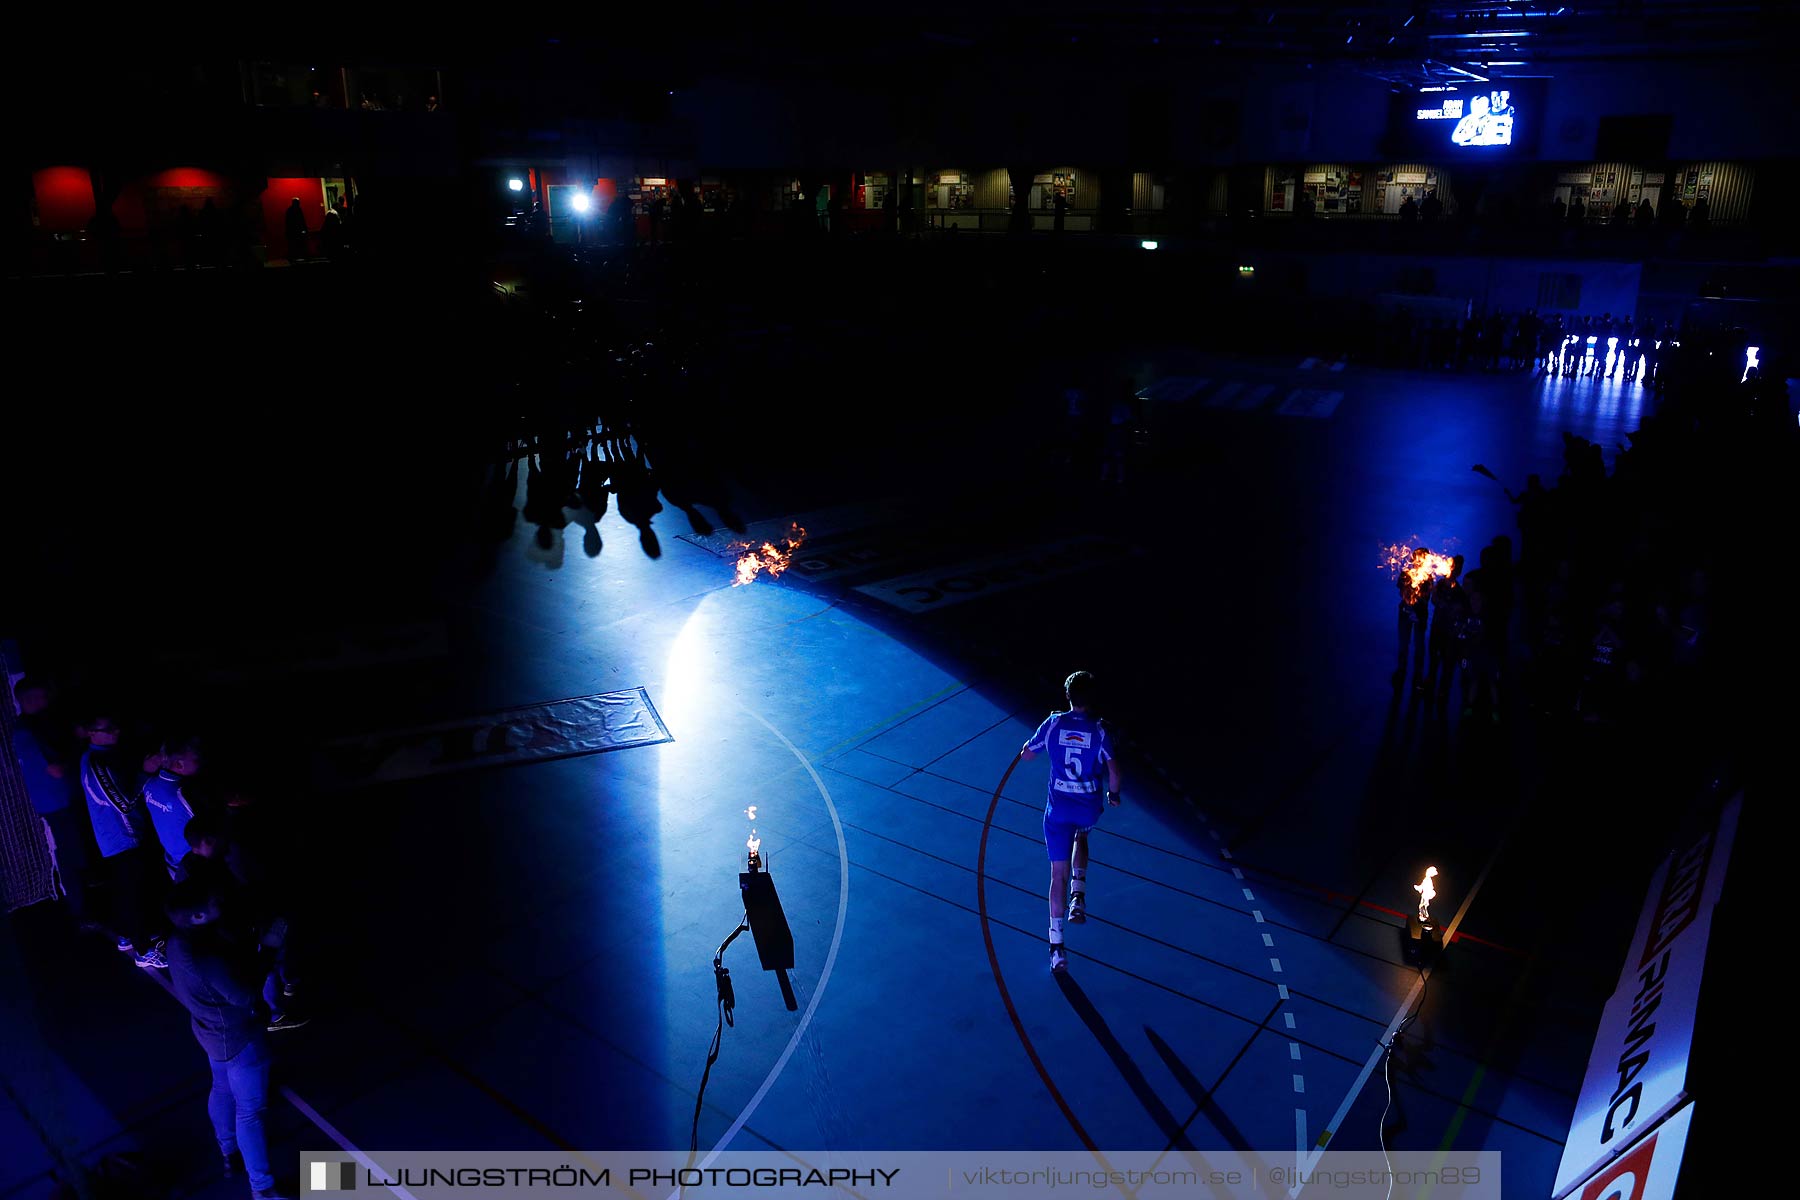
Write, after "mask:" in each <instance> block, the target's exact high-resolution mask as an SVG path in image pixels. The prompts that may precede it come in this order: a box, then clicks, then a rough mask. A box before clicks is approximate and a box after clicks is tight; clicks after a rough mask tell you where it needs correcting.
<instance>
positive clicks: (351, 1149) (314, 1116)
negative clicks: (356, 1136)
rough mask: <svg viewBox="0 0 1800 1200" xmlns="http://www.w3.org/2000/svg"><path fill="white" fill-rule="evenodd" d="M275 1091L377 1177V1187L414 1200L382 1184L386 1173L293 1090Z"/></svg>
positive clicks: (396, 1186) (398, 1187) (400, 1189)
mask: <svg viewBox="0 0 1800 1200" xmlns="http://www.w3.org/2000/svg"><path fill="white" fill-rule="evenodd" d="M275 1090H276V1091H278V1092H280V1093H281V1096H282V1098H283V1099H284V1100H286V1101H287V1102H288V1103H289V1104H291V1105H293V1106H294V1108H295V1109H296V1110H298V1111H299V1113H300V1115H301V1116H303V1117H305V1118H306V1119H307V1120H309V1121H311V1122H312V1123H313V1124H314V1125H317V1126H318V1127H319V1132H320V1133H323V1134H324V1135H325V1136H326V1137H328V1138H330V1139H331V1140H332V1141H334V1142H336V1143H337V1145H338V1149H340V1150H342V1151H343V1152H344V1153H345V1154H348V1155H349V1156H350V1157H351V1158H354V1159H355V1160H356V1161H357V1162H359V1163H361V1164H362V1166H363V1170H365V1171H368V1172H370V1173H371V1174H374V1175H376V1176H379V1179H378V1180H377V1183H378V1186H381V1187H384V1188H386V1189H387V1190H388V1191H390V1192H392V1193H393V1194H394V1195H396V1196H398V1197H400V1200H414V1197H413V1194H412V1193H411V1192H409V1191H407V1190H406V1189H405V1188H404V1187H402V1186H401V1185H400V1184H397V1183H386V1182H382V1181H384V1180H386V1179H387V1172H386V1171H384V1170H383V1169H382V1168H381V1167H380V1165H378V1164H377V1163H376V1162H375V1160H374V1159H372V1158H370V1157H369V1156H368V1155H367V1154H364V1153H363V1152H362V1151H361V1150H358V1149H357V1148H356V1144H355V1143H354V1142H352V1141H351V1140H350V1139H349V1138H347V1137H345V1136H344V1135H343V1134H341V1133H339V1132H338V1131H337V1127H336V1126H334V1125H333V1124H332V1123H331V1122H330V1121H327V1120H326V1119H325V1118H324V1117H321V1116H320V1115H319V1113H318V1110H317V1109H315V1108H313V1106H312V1105H310V1104H308V1103H307V1102H306V1101H305V1100H302V1099H301V1098H300V1093H298V1092H296V1091H295V1090H294V1089H293V1088H291V1087H288V1086H287V1085H286V1084H283V1085H281V1086H280V1087H278V1088H276V1089H275Z"/></svg>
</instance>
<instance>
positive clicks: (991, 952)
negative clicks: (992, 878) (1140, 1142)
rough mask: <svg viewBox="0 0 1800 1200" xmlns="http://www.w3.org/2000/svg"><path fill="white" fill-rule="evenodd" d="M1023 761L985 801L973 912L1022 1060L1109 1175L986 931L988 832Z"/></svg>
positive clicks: (1127, 1193)
mask: <svg viewBox="0 0 1800 1200" xmlns="http://www.w3.org/2000/svg"><path fill="white" fill-rule="evenodd" d="M1024 757H1025V751H1024V750H1023V749H1020V750H1019V751H1018V752H1017V753H1016V754H1014V755H1013V759H1012V762H1010V763H1008V764H1007V765H1006V773H1005V774H1003V775H1001V776H1000V782H999V783H997V784H995V785H994V794H993V797H992V798H991V799H990V800H989V801H988V811H987V819H986V820H984V821H983V822H982V823H981V844H980V846H979V848H978V849H977V850H976V852H975V908H976V911H977V912H978V913H979V915H980V919H981V940H982V941H983V942H984V943H986V946H987V957H988V968H989V969H990V970H991V971H992V972H993V975H994V986H995V987H997V988H999V989H1000V1002H1001V1003H1002V1004H1003V1005H1005V1006H1006V1015H1007V1017H1008V1018H1009V1019H1010V1020H1011V1021H1012V1027H1013V1031H1014V1032H1015V1033H1017V1034H1018V1035H1019V1042H1020V1044H1022V1045H1023V1046H1024V1047H1025V1055H1026V1057H1027V1058H1029V1059H1030V1060H1031V1065H1032V1066H1033V1067H1035V1068H1037V1073H1038V1078H1039V1079H1041V1080H1043V1082H1044V1087H1045V1088H1046V1089H1048V1090H1049V1092H1050V1098H1051V1099H1052V1100H1054V1101H1055V1102H1056V1107H1057V1108H1059V1109H1060V1110H1062V1115H1063V1116H1064V1117H1065V1118H1066V1119H1067V1120H1068V1122H1069V1127H1070V1128H1071V1129H1073V1130H1074V1131H1075V1136H1076V1137H1078V1138H1080V1139H1081V1144H1082V1145H1083V1146H1085V1147H1087V1150H1088V1153H1090V1154H1092V1155H1093V1156H1094V1158H1095V1160H1096V1161H1098V1162H1099V1164H1100V1167H1101V1169H1102V1170H1104V1171H1106V1172H1107V1173H1108V1174H1109V1175H1110V1174H1111V1173H1112V1166H1111V1165H1110V1164H1109V1163H1108V1162H1107V1161H1106V1155H1104V1154H1102V1153H1101V1152H1100V1147H1099V1146H1098V1144H1096V1143H1095V1141H1094V1139H1093V1138H1092V1137H1090V1136H1089V1135H1088V1131H1087V1130H1086V1129H1085V1128H1083V1127H1082V1124H1081V1120H1080V1118H1078V1117H1077V1116H1076V1115H1075V1110H1074V1109H1073V1108H1070V1107H1069V1102H1068V1100H1067V1099H1065V1098H1064V1097H1063V1094H1062V1091H1061V1090H1060V1089H1059V1088H1058V1087H1057V1086H1056V1081H1055V1080H1053V1079H1051V1078H1050V1069H1049V1068H1048V1067H1046V1066H1045V1065H1044V1060H1043V1059H1042V1058H1041V1057H1039V1055H1038V1052H1037V1047H1036V1046H1035V1045H1034V1044H1033V1043H1032V1041H1031V1035H1030V1034H1029V1033H1027V1032H1026V1030H1025V1021H1024V1019H1023V1018H1021V1017H1020V1016H1019V1010H1018V1008H1017V1007H1016V1006H1015V1005H1014V1004H1013V999H1012V993H1011V992H1010V991H1008V990H1007V987H1006V976H1005V975H1004V974H1003V973H1002V972H1001V970H1000V955H999V952H998V951H996V950H995V949H994V935H993V932H992V931H991V930H990V929H989V928H988V910H987V844H988V831H989V830H991V829H992V828H993V824H994V812H995V810H996V809H998V808H999V807H1000V793H1001V792H1003V791H1005V790H1006V782H1007V780H1009V779H1011V778H1012V773H1013V770H1014V768H1016V767H1017V766H1018V765H1019V760H1020V759H1022V758H1024ZM1115 1186H1117V1187H1118V1189H1119V1191H1120V1192H1121V1193H1123V1194H1124V1195H1125V1196H1127V1197H1130V1196H1131V1195H1132V1193H1131V1192H1130V1191H1128V1190H1127V1189H1126V1188H1125V1186H1124V1185H1123V1184H1116V1185H1115Z"/></svg>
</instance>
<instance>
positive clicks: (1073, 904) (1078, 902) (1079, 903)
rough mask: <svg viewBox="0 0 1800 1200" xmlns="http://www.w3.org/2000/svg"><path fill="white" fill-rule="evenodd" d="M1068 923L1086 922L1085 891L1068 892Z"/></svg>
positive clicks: (1079, 923)
mask: <svg viewBox="0 0 1800 1200" xmlns="http://www.w3.org/2000/svg"><path fill="white" fill-rule="evenodd" d="M1069 924H1071V925H1085V924H1087V893H1086V892H1070V893H1069Z"/></svg>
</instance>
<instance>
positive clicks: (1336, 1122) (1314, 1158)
mask: <svg viewBox="0 0 1800 1200" xmlns="http://www.w3.org/2000/svg"><path fill="white" fill-rule="evenodd" d="M1518 827H1519V817H1518V815H1516V814H1515V815H1514V817H1513V820H1512V824H1510V825H1508V826H1507V827H1506V832H1504V833H1502V834H1501V835H1500V841H1499V842H1498V843H1496V844H1495V846H1494V852H1493V853H1492V854H1490V855H1488V860H1487V864H1486V865H1485V866H1483V867H1482V868H1481V874H1479V875H1477V876H1476V877H1475V886H1474V887H1472V888H1470V889H1469V894H1468V895H1466V896H1464V897H1463V902H1462V904H1461V905H1460V906H1458V908H1457V910H1456V915H1455V916H1454V917H1452V918H1451V919H1450V924H1449V925H1448V926H1447V927H1446V928H1445V930H1444V946H1445V948H1446V949H1448V948H1449V945H1450V943H1451V941H1453V940H1454V939H1455V937H1456V930H1457V927H1458V926H1460V925H1461V924H1462V922H1463V918H1464V917H1465V916H1467V915H1468V913H1469V906H1470V905H1471V904H1474V903H1475V895H1476V893H1477V892H1479V891H1481V885H1482V884H1484V883H1486V882H1487V877H1488V872H1489V871H1492V870H1493V869H1494V864H1495V863H1496V862H1498V861H1499V859H1500V852H1501V851H1502V850H1504V849H1506V843H1508V842H1510V841H1511V840H1512V834H1513V830H1514V829H1517V828H1518ZM1424 987H1425V977H1424V976H1423V975H1421V976H1419V977H1418V978H1417V979H1414V980H1413V985H1412V987H1411V988H1409V989H1408V990H1407V993H1406V999H1405V1000H1404V1001H1403V1002H1402V1003H1401V1005H1400V1007H1399V1008H1398V1009H1397V1010H1395V1012H1394V1019H1393V1020H1391V1021H1389V1022H1388V1026H1387V1031H1386V1032H1385V1033H1383V1034H1382V1035H1381V1037H1380V1039H1379V1040H1377V1041H1376V1043H1375V1049H1374V1050H1373V1051H1372V1052H1371V1053H1370V1054H1369V1061H1368V1062H1366V1063H1364V1064H1363V1068H1362V1071H1361V1072H1360V1073H1358V1075H1357V1076H1356V1082H1355V1083H1353V1084H1351V1085H1350V1093H1349V1094H1348V1095H1347V1096H1345V1097H1344V1102H1343V1103H1342V1104H1340V1105H1338V1110H1337V1112H1336V1114H1335V1115H1333V1116H1332V1118H1331V1120H1330V1121H1327V1122H1326V1123H1325V1132H1324V1133H1323V1134H1322V1135H1320V1136H1322V1137H1325V1138H1326V1139H1328V1140H1327V1145H1329V1144H1330V1143H1329V1139H1330V1138H1333V1137H1336V1136H1337V1131H1338V1128H1339V1126H1340V1125H1342V1123H1343V1120H1344V1118H1345V1117H1346V1116H1348V1115H1349V1114H1350V1106H1351V1105H1353V1104H1355V1103H1356V1098H1357V1097H1358V1096H1360V1095H1362V1090H1363V1085H1364V1084H1366V1083H1368V1082H1369V1076H1370V1075H1372V1074H1374V1073H1375V1064H1376V1063H1378V1062H1380V1061H1381V1056H1382V1055H1383V1054H1386V1053H1387V1046H1388V1043H1389V1042H1391V1041H1392V1040H1393V1037H1394V1030H1396V1029H1398V1028H1400V1022H1402V1021H1404V1020H1405V1019H1406V1014H1407V1013H1409V1012H1411V1011H1412V1006H1413V1001H1414V1000H1415V999H1416V998H1417V997H1418V995H1419V993H1420V991H1422V990H1423V989H1424ZM1324 1153H1325V1146H1314V1147H1313V1148H1312V1151H1311V1152H1310V1153H1309V1154H1308V1155H1307V1156H1306V1163H1305V1165H1304V1166H1303V1167H1301V1168H1300V1171H1299V1175H1300V1177H1301V1178H1302V1179H1304V1178H1305V1177H1306V1176H1307V1174H1309V1173H1310V1172H1311V1171H1312V1169H1313V1167H1315V1166H1317V1165H1318V1162H1319V1156H1320V1155H1322V1154H1324ZM1305 1187H1306V1185H1305V1184H1304V1183H1296V1184H1295V1185H1294V1186H1293V1187H1292V1188H1290V1189H1288V1197H1289V1200H1292V1198H1293V1197H1296V1196H1298V1195H1299V1194H1300V1193H1301V1191H1302V1190H1303V1189H1304V1188H1305Z"/></svg>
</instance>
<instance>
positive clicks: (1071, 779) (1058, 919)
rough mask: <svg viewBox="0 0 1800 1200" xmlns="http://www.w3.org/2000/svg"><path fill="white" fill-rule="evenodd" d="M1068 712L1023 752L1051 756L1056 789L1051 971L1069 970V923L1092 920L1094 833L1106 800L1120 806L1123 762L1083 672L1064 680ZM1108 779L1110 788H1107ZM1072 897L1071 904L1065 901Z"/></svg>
mask: <svg viewBox="0 0 1800 1200" xmlns="http://www.w3.org/2000/svg"><path fill="white" fill-rule="evenodd" d="M1063 695H1064V696H1065V697H1067V699H1068V701H1069V708H1068V711H1066V712H1053V713H1051V714H1050V715H1049V716H1048V717H1046V718H1044V723H1043V724H1042V725H1039V726H1038V728H1037V732H1036V733H1034V734H1032V735H1031V740H1030V741H1028V742H1026V743H1025V745H1024V746H1023V747H1022V748H1021V749H1020V750H1019V758H1020V760H1021V761H1025V762H1029V761H1030V760H1031V759H1034V758H1036V757H1037V756H1038V755H1040V754H1048V755H1050V756H1051V763H1050V785H1049V791H1048V795H1047V797H1046V799H1045V801H1044V849H1045V851H1046V853H1048V854H1049V856H1050V969H1051V970H1052V971H1061V970H1065V969H1066V968H1067V967H1068V962H1069V960H1068V955H1067V953H1066V952H1065V950H1064V949H1063V922H1064V921H1065V920H1066V921H1067V922H1068V923H1070V924H1072V925H1080V924H1081V923H1083V922H1084V921H1086V920H1087V864H1088V847H1087V835H1088V831H1089V830H1091V829H1093V827H1094V826H1095V825H1096V824H1098V823H1099V820H1100V813H1101V811H1102V801H1103V800H1104V803H1106V804H1110V805H1117V804H1118V803H1119V802H1120V799H1121V796H1120V795H1119V786H1120V774H1119V762H1118V760H1117V759H1116V758H1114V757H1113V748H1112V735H1111V734H1110V733H1108V732H1107V728H1106V723H1105V722H1104V721H1102V720H1100V719H1099V718H1098V717H1096V716H1094V715H1093V713H1092V711H1091V709H1092V707H1093V704H1094V701H1095V699H1096V698H1097V696H1096V685H1095V681H1094V676H1093V675H1092V674H1091V673H1090V672H1087V671H1077V672H1075V673H1074V674H1073V675H1070V676H1069V677H1068V679H1066V680H1064V681H1063ZM1102 774H1104V776H1105V780H1106V787H1105V790H1104V792H1103V791H1102V789H1101V786H1100V782H1101V776H1102ZM1065 897H1066V899H1065Z"/></svg>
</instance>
